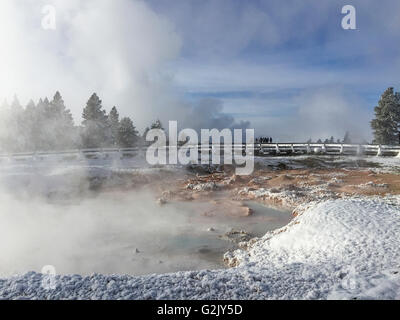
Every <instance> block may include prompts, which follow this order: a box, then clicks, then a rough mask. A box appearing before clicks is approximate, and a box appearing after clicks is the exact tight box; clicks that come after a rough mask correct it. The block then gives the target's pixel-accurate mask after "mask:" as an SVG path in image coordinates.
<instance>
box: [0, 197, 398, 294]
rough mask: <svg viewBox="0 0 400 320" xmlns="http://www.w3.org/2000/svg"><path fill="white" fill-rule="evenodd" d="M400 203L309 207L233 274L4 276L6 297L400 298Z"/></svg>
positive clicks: (245, 254) (238, 255)
mask: <svg viewBox="0 0 400 320" xmlns="http://www.w3.org/2000/svg"><path fill="white" fill-rule="evenodd" d="M399 208H400V198H399V197H391V198H386V199H379V198H374V199H366V198H353V199H345V200H331V201H325V202H322V203H315V204H310V205H309V207H308V208H304V212H303V214H301V215H300V216H298V217H297V218H295V219H294V220H293V221H292V222H291V223H290V225H288V226H287V227H285V228H283V229H281V230H277V231H274V232H272V233H268V234H266V235H265V236H264V237H263V238H262V239H261V240H260V241H258V242H256V243H255V244H254V245H253V246H252V247H251V248H250V250H248V251H242V250H238V251H235V252H234V253H230V254H227V258H229V259H237V260H238V261H239V262H240V264H239V266H238V267H236V268H231V269H228V270H214V271H210V270H204V271H196V272H178V273H173V274H165V275H149V276H142V277H132V276H128V275H126V276H117V275H115V276H104V275H92V276H89V277H81V276H79V275H71V276H56V278H55V285H56V287H55V289H54V290H48V289H46V286H44V285H43V282H46V277H44V276H42V275H41V274H37V273H32V272H31V273H27V274H25V275H23V276H18V277H13V278H8V279H1V280H0V297H2V298H6V299H24V298H30V299H330V298H331V299H370V298H374V299H381V298H382V299H400V273H399V272H400V238H399V236H398V235H399V232H400V210H399Z"/></svg>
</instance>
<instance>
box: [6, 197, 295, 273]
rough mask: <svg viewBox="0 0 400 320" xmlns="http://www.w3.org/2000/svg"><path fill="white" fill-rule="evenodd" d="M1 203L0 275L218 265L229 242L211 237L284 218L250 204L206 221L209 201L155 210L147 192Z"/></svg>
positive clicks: (255, 230) (259, 231) (261, 228)
mask: <svg viewBox="0 0 400 320" xmlns="http://www.w3.org/2000/svg"><path fill="white" fill-rule="evenodd" d="M1 198H2V199H1V201H2V210H1V212H0V221H1V224H0V249H1V250H0V251H1V256H0V275H1V276H9V275H12V274H15V273H25V272H27V271H30V270H33V271H40V270H41V269H42V267H43V266H45V265H53V266H54V267H55V268H56V271H57V273H60V274H71V273H78V274H91V273H103V274H134V275H141V274H149V273H165V272H173V271H183V270H199V269H205V268H206V269H210V268H221V267H223V265H222V256H223V253H224V252H226V251H227V250H228V249H229V248H232V247H234V244H233V243H231V242H229V241H226V240H222V239H220V237H219V236H221V235H223V234H224V233H225V232H227V231H230V230H231V229H232V228H234V229H239V230H246V231H247V232H249V233H251V234H252V235H254V236H261V235H263V234H264V233H265V232H266V231H267V230H272V229H275V228H278V227H281V226H283V225H285V224H287V223H288V222H289V220H290V218H291V216H290V214H289V213H287V212H281V211H277V210H273V209H269V208H266V207H263V206H262V205H259V204H255V203H251V204H250V206H251V207H252V208H253V209H254V210H255V212H254V214H253V215H252V216H250V217H240V218H239V217H236V218H235V217H229V216H224V215H221V216H219V215H216V216H211V217H210V216H205V215H204V212H206V211H207V210H209V209H210V208H213V204H212V203H209V202H178V203H170V204H167V205H165V206H159V205H158V204H156V203H155V201H154V195H152V194H150V193H148V192H132V191H130V192H118V193H104V194H101V195H99V196H98V197H95V198H91V199H86V200H84V201H80V202H79V203H72V204H65V203H63V204H62V205H61V204H54V203H44V202H43V200H38V199H32V200H30V201H29V202H27V201H21V199H16V198H14V197H11V196H5V195H2V196H1ZM210 228H213V229H214V231H209V230H208V229H210Z"/></svg>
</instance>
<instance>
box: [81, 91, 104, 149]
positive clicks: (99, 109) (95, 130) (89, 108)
mask: <svg viewBox="0 0 400 320" xmlns="http://www.w3.org/2000/svg"><path fill="white" fill-rule="evenodd" d="M82 117H83V122H82V124H83V133H82V142H83V146H84V147H85V148H99V147H102V146H104V145H105V144H107V137H108V132H107V130H108V128H109V126H108V121H107V115H106V112H105V110H103V106H102V101H101V100H100V98H99V97H98V96H97V94H96V93H94V94H93V95H92V96H91V97H90V99H89V100H88V102H87V104H86V107H85V108H84V109H83V114H82Z"/></svg>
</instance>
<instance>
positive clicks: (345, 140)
mask: <svg viewBox="0 0 400 320" xmlns="http://www.w3.org/2000/svg"><path fill="white" fill-rule="evenodd" d="M342 142H343V143H347V144H349V143H351V138H350V133H349V132H348V131H346V133H345V135H344V138H343V141H342Z"/></svg>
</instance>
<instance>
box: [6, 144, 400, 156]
mask: <svg viewBox="0 0 400 320" xmlns="http://www.w3.org/2000/svg"><path fill="white" fill-rule="evenodd" d="M192 147H194V146H192ZM226 147H227V146H226V145H225V146H224V145H216V144H211V145H210V146H206V147H205V146H199V147H198V149H199V153H200V152H207V150H208V151H209V152H210V153H218V152H223V151H224V149H225V148H226ZM165 148H166V149H168V147H165ZM146 150H147V147H135V148H125V149H121V148H99V149H75V150H62V151H37V152H29V153H13V154H0V160H1V159H3V160H4V159H23V158H31V159H34V160H40V159H44V158H49V157H50V158H51V157H52V156H62V157H64V158H69V157H74V158H82V159H85V158H99V157H101V156H104V157H110V156H111V157H113V156H115V157H129V156H134V155H136V154H138V153H140V152H145V151H146ZM231 150H232V151H233V152H243V153H246V152H247V153H249V154H254V155H257V156H267V155H269V156H274V155H276V156H279V155H302V154H318V155H360V156H361V155H370V156H398V157H400V145H396V146H395V145H375V144H339V143H329V144H324V143H269V144H254V145H246V144H243V145H233V146H232V149H231Z"/></svg>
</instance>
